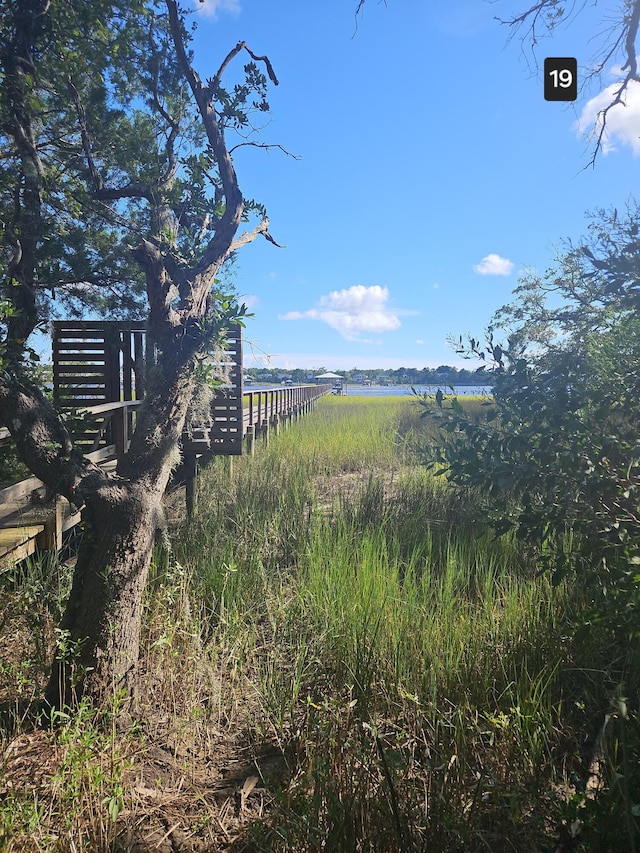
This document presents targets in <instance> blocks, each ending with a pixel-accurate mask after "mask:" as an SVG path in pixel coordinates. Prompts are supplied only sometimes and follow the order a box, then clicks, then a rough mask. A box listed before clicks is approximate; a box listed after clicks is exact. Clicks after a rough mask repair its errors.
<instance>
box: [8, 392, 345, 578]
mask: <svg viewBox="0 0 640 853" xmlns="http://www.w3.org/2000/svg"><path fill="white" fill-rule="evenodd" d="M330 392H331V386H330V385H299V386H295V387H287V388H274V389H269V390H263V391H250V392H247V393H245V394H243V395H242V404H241V405H240V401H239V399H238V398H233V397H225V395H224V393H221V394H219V395H217V396H216V398H215V399H214V402H213V405H212V408H211V421H210V423H209V424H208V425H207V426H206V427H202V428H200V429H197V428H196V429H192V430H190V431H189V433H188V434H187V433H185V434H184V435H183V439H182V450H183V459H184V471H185V482H186V491H187V509H188V510H191V509H192V508H193V501H194V497H195V480H196V474H197V469H198V464H199V463H200V462H202V461H206V460H207V459H209V458H210V457H212V456H216V455H240V454H241V453H242V452H243V451H244V450H245V448H246V451H247V452H248V453H250V454H252V453H253V452H254V447H255V441H256V437H257V436H259V435H263V436H264V437H265V438H267V439H268V436H269V432H270V431H271V430H274V431H276V432H277V430H278V429H279V428H280V427H281V426H282V425H285V426H287V425H289V424H290V423H291V422H292V421H293V420H297V419H298V418H299V417H301V416H302V415H304V414H306V413H307V412H310V411H311V410H312V409H313V407H314V406H315V403H316V401H317V400H318V399H319V398H320V397H322V396H324V395H325V394H328V393H330ZM140 405H141V403H140V402H139V401H135V400H129V401H126V402H119V403H102V404H99V405H96V406H89V407H87V408H86V409H84V410H83V412H84V414H85V415H86V416H87V418H88V429H87V432H86V434H85V436H84V437H83V439H82V443H83V444H84V446H85V448H86V450H85V455H86V456H88V457H89V458H90V459H91V460H92V461H94V462H96V463H98V464H100V465H104V466H110V467H115V465H116V463H117V460H118V458H119V457H120V456H121V455H122V454H123V453H125V452H126V449H127V447H128V446H129V436H130V434H131V432H132V430H133V429H134V428H135V418H136V410H137V409H138V407H139V406H140ZM234 414H235V417H234V416H233V415H234ZM10 441H11V438H10V435H9V432H8V430H6V429H0V446H1V445H3V444H6V443H9V442H10ZM80 520H81V511H80V510H78V509H76V508H75V507H72V506H70V504H69V502H68V501H67V500H66V499H65V498H62V497H60V496H49V495H47V493H46V488H45V486H44V484H43V483H42V482H41V481H40V480H38V479H37V478H36V477H29V478H28V479H26V480H23V481H21V482H20V483H16V484H14V485H12V486H8V487H7V488H4V489H0V569H1V568H3V567H6V566H9V565H12V564H14V563H16V562H19V561H20V560H23V559H25V558H26V557H28V556H30V555H31V554H34V553H35V552H36V551H39V550H58V549H60V548H61V547H62V538H63V535H64V534H65V533H66V532H67V531H68V530H70V529H71V528H72V527H74V526H75V525H76V524H78V523H79V522H80Z"/></svg>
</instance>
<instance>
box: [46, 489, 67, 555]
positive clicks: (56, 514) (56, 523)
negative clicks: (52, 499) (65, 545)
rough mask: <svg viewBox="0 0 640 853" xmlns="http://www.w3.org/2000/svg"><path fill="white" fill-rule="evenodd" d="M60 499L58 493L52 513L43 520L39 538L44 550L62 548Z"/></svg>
mask: <svg viewBox="0 0 640 853" xmlns="http://www.w3.org/2000/svg"><path fill="white" fill-rule="evenodd" d="M62 500H63V499H62V497H61V496H60V495H56V503H55V508H54V511H53V514H52V515H51V516H50V517H49V518H48V519H47V520H46V521H45V524H44V530H43V532H42V539H41V542H42V548H43V550H45V551H59V550H60V549H61V548H62Z"/></svg>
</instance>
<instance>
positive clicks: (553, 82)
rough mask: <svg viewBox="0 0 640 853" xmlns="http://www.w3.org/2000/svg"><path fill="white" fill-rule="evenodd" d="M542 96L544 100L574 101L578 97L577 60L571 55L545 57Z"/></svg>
mask: <svg viewBox="0 0 640 853" xmlns="http://www.w3.org/2000/svg"><path fill="white" fill-rule="evenodd" d="M544 97H545V100H546V101H575V100H576V98H577V97H578V60H577V59H574V58H572V57H558V56H551V57H549V56H548V57H547V58H546V59H545V61H544Z"/></svg>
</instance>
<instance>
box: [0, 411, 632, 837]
mask: <svg viewBox="0 0 640 853" xmlns="http://www.w3.org/2000/svg"><path fill="white" fill-rule="evenodd" d="M464 404H465V405H468V406H471V407H473V406H476V407H479V406H480V401H479V400H465V401H464ZM433 430H434V425H433V423H432V422H431V421H429V420H421V419H420V418H419V408H418V406H417V404H416V401H415V400H413V399H411V398H399V397H388V398H367V397H362V398H358V397H347V398H343V397H333V398H325V399H323V400H322V401H320V402H319V403H318V405H317V407H316V409H315V411H314V413H313V414H311V415H309V416H308V417H306V418H304V419H303V420H301V421H300V422H298V423H297V424H296V425H295V426H293V427H291V428H290V429H287V430H283V431H281V433H280V435H279V436H277V437H275V436H272V437H271V439H270V442H269V444H268V446H265V445H263V444H261V445H260V446H259V447H258V449H257V451H256V455H255V456H254V457H253V458H247V457H242V458H239V459H236V460H234V465H233V469H232V472H230V470H229V466H228V464H227V460H222V459H218V460H215V461H214V463H213V464H212V465H210V466H209V467H208V469H206V470H205V471H204V472H203V473H202V475H201V478H200V483H199V500H198V508H197V512H196V515H195V517H194V518H193V519H192V520H191V521H190V522H189V523H188V524H185V525H183V526H182V527H181V528H180V529H179V530H178V531H177V532H176V537H175V553H174V559H173V560H169V561H167V560H166V559H163V560H159V561H158V563H157V564H156V565H155V566H154V568H153V571H152V575H151V580H150V584H149V589H148V593H147V598H146V610H145V629H144V638H143V648H142V659H141V669H142V696H141V705H140V714H141V718H142V730H143V731H144V737H143V736H142V734H141V732H138V734H137V735H135V736H134V737H133V738H132V739H131V741H130V742H129V744H128V745H126V746H123V747H122V749H119V750H116V749H115V746H114V743H115V741H114V739H113V734H112V733H110V731H109V730H107V732H106V734H105V733H100V732H101V731H103V729H104V727H103V728H102V729H98V728H96V723H95V722H94V721H93V719H89V718H88V717H87V718H86V719H85V721H84V722H82V721H80V723H79V725H78V726H72V725H71V724H70V723H69V724H66V726H65V729H64V730H65V731H66V732H67V735H66V740H63V741H61V740H60V738H58V741H57V742H58V746H59V748H60V749H62V751H63V754H64V756H66V758H65V762H66V763H65V762H63V765H62V769H61V770H59V771H58V772H57V774H56V775H55V778H54V782H53V783H52V785H51V786H49V787H48V788H46V789H45V790H44V791H41V792H40V794H39V798H36V799H34V798H33V797H31V799H29V796H26V797H21V796H19V795H16V794H12V796H11V798H10V799H9V800H5V801H4V802H3V803H0V850H2V851H4V849H5V848H4V847H3V846H2V838H3V837H5V838H6V837H8V835H7V832H8V830H7V829H6V827H11V829H12V831H13V832H14V834H16V837H21V838H26V837H29V834H30V836H31V837H32V838H36V839H44V840H41V841H39V843H38V845H35V846H34V847H33V849H39V850H40V849H42V850H48V849H52V850H53V849H60V850H64V849H71V848H70V847H69V846H67V847H66V848H65V846H64V843H66V842H64V838H68V839H69V838H72V839H75V840H74V843H76V844H77V843H78V840H79V839H84V842H83V843H84V844H85V846H86V847H87V849H91V850H105V851H106V850H108V849H109V850H110V849H118V850H129V849H133V847H131V846H127V844H128V842H127V843H125V840H124V839H131V838H133V837H134V836H135V832H134V829H135V827H136V826H139V825H142V823H143V822H144V821H145V820H148V819H149V815H148V814H145V813H144V812H143V813H141V811H140V809H141V805H140V801H139V798H136V796H135V795H134V794H133V793H132V791H133V790H135V785H136V784H139V783H136V782H135V780H136V779H139V778H141V777H142V772H143V771H142V769H141V768H142V766H143V765H142V763H141V762H142V758H141V756H142V755H143V754H146V753H145V751H146V750H147V749H148V748H150V747H153V746H154V744H156V743H163V744H164V743H166V742H167V741H170V742H171V743H179V742H180V741H181V739H184V738H185V737H187V736H189V737H190V738H191V739H192V741H193V742H194V743H195V742H196V741H197V740H198V738H199V739H200V740H199V742H200V743H203V744H209V743H210V742H211V741H212V739H214V735H213V733H214V732H218V733H219V732H221V731H223V730H228V731H229V735H228V736H226V737H228V738H237V737H239V735H240V733H242V738H243V742H244V743H245V744H249V745H250V749H251V751H252V754H253V755H254V756H255V761H256V766H257V767H258V772H259V773H261V774H262V775H263V779H262V780H261V781H262V784H263V785H264V786H265V788H266V789H268V791H269V798H268V801H267V805H266V807H265V810H264V812H263V813H262V814H261V816H260V817H258V816H257V815H255V816H254V817H255V820H254V821H253V823H250V824H247V820H248V818H246V819H245V824H244V825H243V826H242V827H241V830H242V831H240V830H238V832H239V834H240V838H241V842H240V841H239V842H238V843H239V844H240V846H239V847H238V849H248V850H253V851H273V853H275V852H276V851H307V850H309V851H327V853H329V851H331V853H342V851H345V853H346V851H380V853H385V851H389V853H391V851H394V853H395V851H423V850H434V851H445V850H446V851H503V850H504V851H523V853H524V851H527V853H530V851H534V850H535V851H546V850H548V851H551V850H557V849H572V850H583V851H604V850H611V851H615V850H618V849H619V850H625V851H626V850H632V849H633V847H632V844H633V843H634V840H633V839H634V833H636V834H637V830H636V826H635V821H636V811H638V809H637V805H636V804H637V803H638V802H640V796H638V792H637V771H636V770H635V768H636V767H637V764H638V761H637V759H638V743H639V742H640V737H639V732H638V704H639V702H638V697H639V694H638V684H639V683H640V681H639V679H638V654H637V651H638V650H637V649H635V648H631V647H628V648H621V647H619V646H617V645H615V643H614V641H613V640H611V639H610V638H608V637H606V635H605V634H604V633H603V632H601V631H600V630H599V629H598V628H597V626H594V627H593V629H592V630H591V631H590V632H589V633H588V634H587V635H586V636H582V637H581V638H580V639H579V640H578V639H576V638H575V632H574V625H576V624H578V623H579V619H580V613H581V608H582V606H583V604H584V602H583V594H582V593H581V590H580V586H579V584H577V583H576V582H575V581H572V580H571V579H567V580H565V582H564V583H563V584H562V585H560V586H553V585H552V584H551V582H550V579H549V577H548V576H547V575H545V574H541V573H540V572H539V570H538V564H537V561H536V555H535V554H534V553H533V552H531V551H524V550H523V548H522V546H521V545H520V543H518V542H517V541H515V540H514V539H512V538H509V537H502V538H501V539H495V538H493V537H492V535H491V533H490V531H486V530H485V528H484V525H483V524H482V519H481V518H478V516H477V510H476V506H475V504H474V500H473V496H472V495H468V496H467V497H466V498H464V499H462V498H460V497H456V496H455V495H454V494H453V493H452V491H451V490H450V489H449V488H448V486H447V482H446V478H445V477H438V476H435V474H434V473H433V472H431V471H427V470H425V469H424V468H423V467H421V466H420V464H419V458H420V449H421V448H422V447H423V446H424V445H425V443H428V442H430V441H434V440H437V435H436V434H435V433H434V432H433ZM54 575H55V572H52V571H51V570H49V571H48V572H43V571H42V570H35V569H33V570H31V571H30V572H27V574H26V575H25V576H24V577H21V578H16V581H15V583H14V585H13V586H11V588H10V589H9V592H10V593H11V596H14V597H17V598H12V599H11V600H12V601H14V605H15V608H17V610H20V607H19V606H18V600H20V601H22V602H23V605H24V606H23V605H21V606H22V610H20V612H24V613H25V614H26V616H25V618H28V620H29V625H31V626H33V629H34V630H35V632H36V633H37V631H38V630H39V628H38V626H39V625H40V624H41V623H42V625H43V626H46V630H47V631H48V632H49V634H51V632H52V628H51V615H52V614H53V613H56V612H57V611H58V609H59V597H60V596H59V593H58V592H56V590H57V589H58V588H59V586H60V584H59V583H57V582H56V583H54V582H53V581H51V583H52V586H51V587H50V585H49V582H48V581H47V577H52V578H53V580H55V577H54ZM62 582H63V581H62V580H61V581H60V583H62ZM64 582H66V580H65V581H64ZM29 590H30V592H29ZM43 591H44V594H43ZM28 595H30V596H31V597H30V598H29V599H28V601H30V602H32V604H29V605H27V604H26V603H25V602H26V600H27V598H26V597H27V596H28ZM38 601H40V602H41V605H38V604H37V602H38ZM33 602H36V604H35V606H34V605H33ZM14 605H12V606H14ZM39 607H41V610H39V609H38V608H39ZM45 611H46V614H48V615H47V616H46V618H45V615H46V614H45ZM6 612H7V614H8V615H7V618H8V619H9V622H10V618H9V617H11V618H13V617H12V613H13V610H11V608H9V609H8V610H7V611H6ZM41 612H42V613H43V614H45V615H41V616H38V613H41ZM38 620H40V621H38ZM8 624H9V623H8ZM12 625H13V623H11V626H12ZM43 630H44V629H43ZM44 645H45V643H44V640H43V639H41V640H40V641H39V645H38V644H36V647H35V648H36V650H35V651H34V652H33V653H32V659H30V660H29V661H28V665H27V666H26V668H25V667H24V666H22V667H21V666H19V665H18V663H17V662H15V665H14V664H11V665H8V666H7V667H5V670H0V677H2V676H3V672H4V674H5V675H6V681H7V684H6V685H4V688H5V695H9V694H11V695H16V687H15V685H16V684H17V683H20V685H22V686H21V687H20V689H21V690H22V694H21V695H24V696H25V697H28V695H29V690H31V691H33V690H34V686H33V677H34V676H33V675H32V673H39V674H40V675H39V676H38V677H40V678H42V675H43V674H44V672H45V669H46V668H45V667H44V666H43V665H42V660H41V659H42V658H44V657H45V655H44V652H43V647H44ZM23 663H24V662H23ZM30 679H31V681H30ZM11 685H13V686H11ZM0 686H2V685H0ZM621 691H622V692H621ZM621 696H624V697H625V698H626V702H622V699H621ZM614 700H615V702H614V704H612V702H613V701H614ZM114 701H117V697H116V698H115V699H114ZM159 709H161V710H160V711H159ZM607 715H609V716H608V717H607ZM605 719H608V723H607V727H606V729H605V736H604V738H603V741H602V746H603V749H602V751H601V753H600V754H599V756H598V757H599V759H600V766H601V768H602V787H601V790H600V792H599V793H593V794H589V796H587V795H586V794H585V792H584V788H585V784H586V781H587V780H588V779H589V778H590V776H591V777H593V764H592V759H593V756H594V745H595V743H596V739H597V735H598V733H599V731H600V730H601V729H602V726H603V722H604V720H605ZM216 737H218V735H216ZM274 747H275V749H276V750H277V754H278V756H279V760H280V764H281V769H280V772H279V773H277V774H276V775H275V776H274V775H273V774H270V773H269V772H268V771H267V769H266V768H264V769H263V765H262V764H261V758H260V756H261V755H263V754H264V753H265V750H271V751H273V749H274ZM207 748H208V747H207ZM247 748H249V747H247ZM87 750H88V751H87ZM92 750H93V753H94V754H95V755H96V756H100V761H99V763H98V764H96V765H95V766H93V765H92V764H91V761H90V760H88V757H87V756H88V755H90V753H91V751H92ZM110 752H111V759H110V758H109V756H110ZM198 754H200V753H198V751H197V749H196V748H195V747H194V748H193V749H191V751H186V752H185V758H184V767H183V771H181V772H183V774H184V777H185V778H189V779H191V780H192V782H191V785H192V787H193V790H194V792H195V793H194V794H193V795H192V798H191V800H186V801H185V804H184V805H183V806H182V812H181V814H180V815H178V816H177V817H176V820H178V819H180V820H181V821H182V824H181V825H188V826H191V831H193V832H194V833H195V832H196V831H197V832H204V829H203V827H204V826H205V825H208V824H207V822H208V821H209V822H210V824H211V826H213V827H216V826H219V825H220V820H221V815H222V817H224V814H226V812H224V814H223V811H224V810H223V811H221V810H220V809H218V808H217V807H215V808H214V807H213V806H212V805H211V804H210V801H209V800H208V799H207V797H206V796H205V793H202V792H200V793H198V789H197V786H196V784H195V781H193V780H196V779H197V778H199V774H200V773H201V772H203V771H202V767H201V762H200V760H199V759H198V758H197V755H198ZM220 761H221V762H222V761H226V759H224V758H221V759H220ZM63 771H64V772H63ZM616 774H617V775H616ZM145 784H146V786H147V787H148V785H149V784H151V783H145ZM74 786H75V787H74ZM147 787H145V788H144V789H145V790H147ZM69 798H71V799H72V800H73V803H74V806H73V808H72V809H71V808H70V807H69V806H68V802H70V801H71V800H70V799H69ZM65 803H67V805H66V806H65ZM109 809H111V814H110V813H109ZM216 809H217V810H216ZM62 815H65V816H66V817H65V819H66V820H67V822H68V824H69V829H68V836H64V837H63V841H62V842H56V843H57V844H58V846H57V847H55V846H51V847H47V844H48V842H47V841H46V839H47V838H49V837H50V836H52V834H53V835H55V834H56V832H54V829H53V827H55V826H57V825H58V824H59V823H60V820H61V816H62ZM114 815H115V817H114ZM203 815H204V817H203ZM3 821H4V823H3ZM56 821H57V823H56ZM189 821H191V823H190V824H189ZM167 825H169V820H168V819H167ZM3 827H4V828H5V829H4V833H5V834H4V836H3V835H2V831H3ZM56 831H57V830H56ZM211 833H212V834H211V836H207V837H210V838H211V839H213V838H214V837H216V836H215V833H214V830H211ZM160 835H162V832H161V833H160ZM56 837H57V836H56ZM203 837H204V836H203ZM87 839H89V840H87ZM70 843H71V842H69V844H70ZM131 843H133V842H131ZM210 843H211V845H212V846H211V847H210V848H207V849H211V850H216V849H219V848H218V847H216V846H214V845H213V841H211V842H210ZM247 844H248V845H249V846H248V847H247V846H244V845H247ZM118 845H120V846H118ZM562 845H566V846H564V847H563V846H562ZM7 849H8V850H9V849H10V850H13V849H15V850H20V849H28V848H27V847H20V846H19V845H17V846H15V847H7ZM234 849H235V848H234Z"/></svg>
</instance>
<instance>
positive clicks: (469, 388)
mask: <svg viewBox="0 0 640 853" xmlns="http://www.w3.org/2000/svg"><path fill="white" fill-rule="evenodd" d="M282 387H284V386H282V385H267V384H261V385H260V386H253V385H245V389H244V390H245V391H247V392H248V391H266V390H271V389H273V388H282ZM438 388H440V390H441V391H442V393H443V394H444V395H445V397H453V396H457V397H464V396H465V395H467V396H468V395H474V394H487V395H491V388H490V387H489V386H485V385H458V386H456V387H455V388H454V391H452V390H451V388H449V387H447V386H445V385H416V386H415V390H416V391H417V392H418V394H424V393H425V392H426V393H427V394H435V393H436V391H437V390H438ZM346 392H347V396H348V397H398V396H405V395H407V394H409V395H413V391H412V390H411V385H356V384H355V383H353V384H347V386H346Z"/></svg>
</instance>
